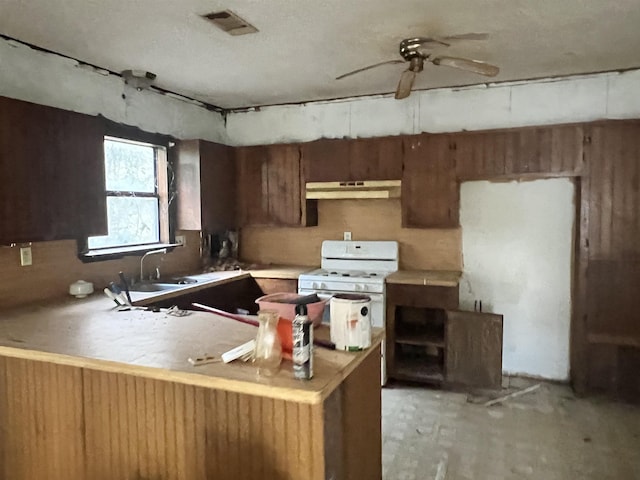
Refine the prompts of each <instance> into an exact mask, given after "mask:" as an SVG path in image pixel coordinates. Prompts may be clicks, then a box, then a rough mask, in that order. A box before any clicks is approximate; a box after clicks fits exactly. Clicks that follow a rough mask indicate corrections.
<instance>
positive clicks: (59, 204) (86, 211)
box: [48, 110, 108, 239]
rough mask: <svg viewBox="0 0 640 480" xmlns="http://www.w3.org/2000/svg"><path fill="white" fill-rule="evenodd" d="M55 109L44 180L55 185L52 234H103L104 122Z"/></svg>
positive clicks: (104, 228) (105, 219)
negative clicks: (49, 172)
mask: <svg viewBox="0 0 640 480" xmlns="http://www.w3.org/2000/svg"><path fill="white" fill-rule="evenodd" d="M55 113H56V114H55V117H56V125H57V128H56V139H55V144H54V148H55V157H56V160H55V163H54V172H55V174H54V175H53V176H51V177H49V180H48V181H49V183H50V184H51V183H53V185H54V189H55V202H54V205H55V206H54V208H55V210H56V214H55V216H52V218H55V221H54V226H53V231H52V232H51V233H52V237H54V238H57V239H59V238H82V237H87V236H90V235H106V234H107V233H108V226H107V199H106V196H105V183H104V124H103V123H102V121H101V119H99V118H98V117H91V116H89V115H82V114H79V113H73V112H66V111H64V110H55ZM52 179H55V180H54V181H53V182H52V181H51V180H52ZM49 201H52V200H51V198H50V199H49Z"/></svg>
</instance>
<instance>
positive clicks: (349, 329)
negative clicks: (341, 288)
mask: <svg viewBox="0 0 640 480" xmlns="http://www.w3.org/2000/svg"><path fill="white" fill-rule="evenodd" d="M329 307H330V310H331V317H330V327H331V341H332V342H333V343H335V345H336V349H337V350H348V351H358V350H364V349H365V348H369V347H370V346H371V299H370V298H369V297H368V296H366V295H356V294H348V293H339V294H337V295H334V296H333V297H331V303H330V304H329Z"/></svg>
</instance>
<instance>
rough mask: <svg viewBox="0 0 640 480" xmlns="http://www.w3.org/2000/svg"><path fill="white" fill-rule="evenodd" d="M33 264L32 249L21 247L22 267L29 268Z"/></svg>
mask: <svg viewBox="0 0 640 480" xmlns="http://www.w3.org/2000/svg"><path fill="white" fill-rule="evenodd" d="M32 263H33V258H32V257H31V247H20V265H22V266H23V267H27V266H29V265H31V264H32Z"/></svg>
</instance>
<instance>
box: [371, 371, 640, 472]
mask: <svg viewBox="0 0 640 480" xmlns="http://www.w3.org/2000/svg"><path fill="white" fill-rule="evenodd" d="M531 386H534V388H535V390H533V391H531V392H530V393H527V394H524V395H522V396H519V397H513V398H510V399H508V400H506V401H504V402H502V403H497V404H495V405H493V406H484V403H486V401H487V400H490V399H491V397H481V396H477V395H475V396H474V395H467V394H460V393H451V392H444V391H439V390H431V389H428V388H423V387H416V386H406V385H398V384H391V385H389V386H388V387H387V388H385V389H383V391H382V412H383V416H382V441H383V446H382V463H383V478H384V480H426V479H429V480H430V479H435V480H445V479H446V480H467V479H474V480H489V479H491V480H493V479H495V480H509V479H514V480H515V479H536V480H538V479H540V480H556V479H562V480H586V479H594V480H595V479H598V480H604V479H615V480H640V407H639V406H633V405H628V404H623V403H616V402H612V401H608V400H603V399H591V398H590V399H584V398H577V397H576V396H574V395H573V393H572V391H571V389H570V388H569V387H565V386H560V385H555V384H547V383H542V384H540V386H539V387H535V383H531V382H528V381H526V380H520V379H511V385H510V386H509V387H510V388H509V389H507V390H506V391H505V392H504V393H510V392H514V391H517V390H518V389H524V388H527V387H531ZM497 396H499V395H496V394H494V395H493V397H497Z"/></svg>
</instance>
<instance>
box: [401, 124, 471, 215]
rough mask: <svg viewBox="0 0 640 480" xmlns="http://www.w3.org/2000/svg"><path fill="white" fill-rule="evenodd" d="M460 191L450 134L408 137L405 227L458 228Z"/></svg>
mask: <svg viewBox="0 0 640 480" xmlns="http://www.w3.org/2000/svg"><path fill="white" fill-rule="evenodd" d="M459 197H460V188H459V185H458V181H457V179H456V169H455V157H454V155H453V147H452V145H451V144H450V138H449V136H448V135H428V134H424V135H419V136H412V137H407V138H406V139H405V146H404V171H403V175H402V225H403V226H404V227H419V228H455V227H457V226H458V223H459V222H458V219H459V204H460V198H459Z"/></svg>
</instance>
